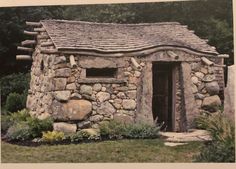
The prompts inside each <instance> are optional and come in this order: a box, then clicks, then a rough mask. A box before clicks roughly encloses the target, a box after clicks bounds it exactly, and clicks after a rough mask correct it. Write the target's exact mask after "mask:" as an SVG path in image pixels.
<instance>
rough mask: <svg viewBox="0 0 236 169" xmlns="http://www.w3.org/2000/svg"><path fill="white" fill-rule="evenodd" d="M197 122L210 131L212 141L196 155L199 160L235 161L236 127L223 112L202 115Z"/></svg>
mask: <svg viewBox="0 0 236 169" xmlns="http://www.w3.org/2000/svg"><path fill="white" fill-rule="evenodd" d="M196 122H197V124H198V125H199V126H200V127H202V128H204V129H206V130H207V131H209V132H210V134H211V137H212V142H210V143H208V144H207V145H206V146H204V147H203V149H202V150H201V152H200V154H199V155H198V156H197V157H196V161H198V162H235V128H234V125H233V124H232V123H231V121H230V120H229V119H228V118H227V117H225V116H224V115H223V114H222V113H217V114H213V115H212V114H205V115H201V116H200V117H199V118H197V120H196Z"/></svg>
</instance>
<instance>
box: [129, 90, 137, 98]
mask: <svg viewBox="0 0 236 169" xmlns="http://www.w3.org/2000/svg"><path fill="white" fill-rule="evenodd" d="M127 96H128V97H129V98H130V99H136V97H137V92H136V90H131V91H128V92H127Z"/></svg>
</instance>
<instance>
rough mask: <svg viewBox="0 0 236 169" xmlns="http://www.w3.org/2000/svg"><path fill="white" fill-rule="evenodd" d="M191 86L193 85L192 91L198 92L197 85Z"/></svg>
mask: <svg viewBox="0 0 236 169" xmlns="http://www.w3.org/2000/svg"><path fill="white" fill-rule="evenodd" d="M191 87H192V92H193V93H197V92H198V89H197V86H196V85H194V84H193V85H191Z"/></svg>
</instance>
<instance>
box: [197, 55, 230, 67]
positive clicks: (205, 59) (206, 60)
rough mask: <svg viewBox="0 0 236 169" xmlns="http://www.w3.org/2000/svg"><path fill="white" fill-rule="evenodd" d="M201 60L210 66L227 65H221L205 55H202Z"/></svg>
mask: <svg viewBox="0 0 236 169" xmlns="http://www.w3.org/2000/svg"><path fill="white" fill-rule="evenodd" d="M201 60H202V62H203V63H204V64H206V65H208V66H215V67H226V65H219V64H216V63H214V62H212V61H210V60H209V59H207V58H205V57H201Z"/></svg>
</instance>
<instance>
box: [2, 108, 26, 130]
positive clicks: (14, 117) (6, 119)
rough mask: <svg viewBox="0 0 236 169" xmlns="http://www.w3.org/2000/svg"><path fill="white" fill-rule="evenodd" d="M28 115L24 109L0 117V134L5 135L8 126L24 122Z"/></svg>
mask: <svg viewBox="0 0 236 169" xmlns="http://www.w3.org/2000/svg"><path fill="white" fill-rule="evenodd" d="M29 117H30V115H29V113H28V111H27V110H26V109H23V110H20V111H18V112H15V113H12V114H8V115H1V132H2V134H5V133H6V132H7V130H8V128H9V127H10V126H12V125H13V124H14V123H18V122H21V121H26V120H27V118H29Z"/></svg>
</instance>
